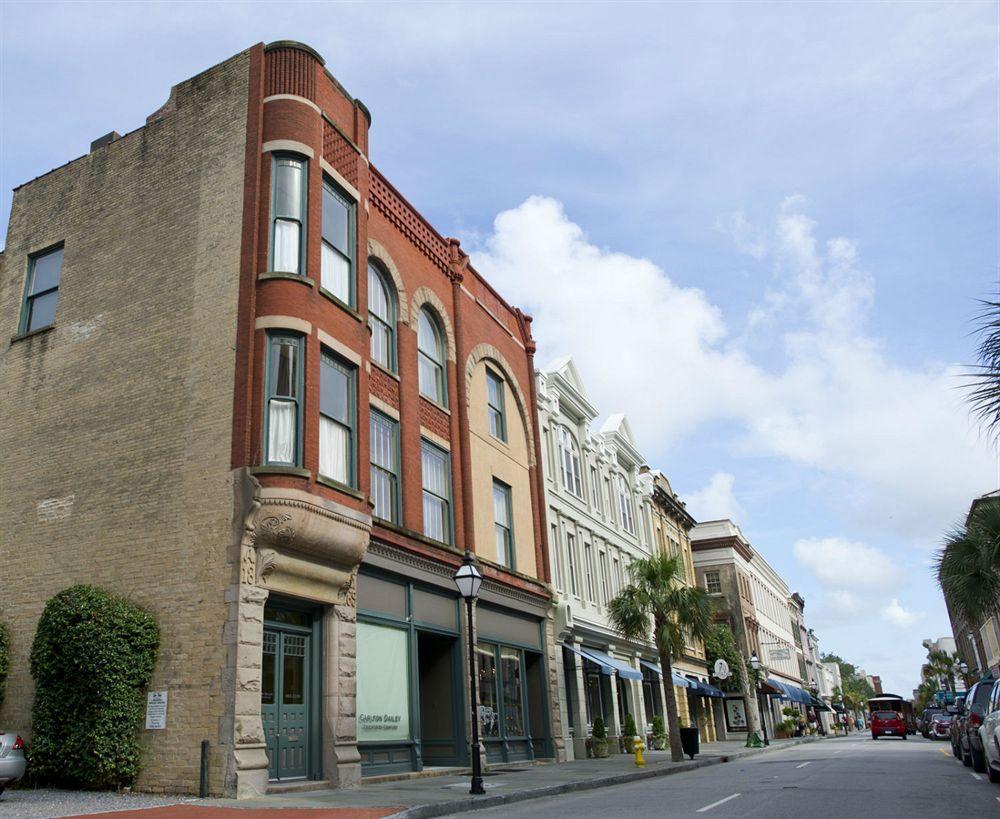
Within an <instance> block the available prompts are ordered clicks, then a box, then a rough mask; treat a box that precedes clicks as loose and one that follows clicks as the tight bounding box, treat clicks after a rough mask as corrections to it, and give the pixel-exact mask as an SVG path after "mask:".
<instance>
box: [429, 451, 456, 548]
mask: <svg viewBox="0 0 1000 819" xmlns="http://www.w3.org/2000/svg"><path fill="white" fill-rule="evenodd" d="M424 447H427V448H429V449H432V450H434V451H436V452H438V453H440V454H442V455H443V456H444V462H445V469H446V470H447V475H446V476H445V482H446V484H447V489H448V497H446V498H442V497H441V496H440V495H436V494H435V493H434V492H430V490H428V489H427V488H426V487H425V485H424V469H423V453H424ZM420 460H421V463H420V515H421V518H423V511H424V504H423V497H424V494H425V493H427V494H430V495H432V496H434V497H435V498H438V499H439V500H443V501H444V503H445V515H444V526H445V533H444V534H445V538H446V539H445V540H438V539H437V538H435V537H431V535H429V534H427V521H426V520H423V521H422V523H423V526H422V527H421V533H422V534H423V536H424V537H426V538H428V539H430V540H433V541H434V542H436V543H444V544H447V545H449V546H451V545H453V541H454V539H455V522H454V520H453V519H452V516H453V514H454V495H455V487H454V486H453V485H452V468H451V452H449V451H448V450H447V449H444V448H443V447H440V446H438V445H437V444H435V443H433V442H432V441H429V440H427V439H426V438H423V437H421V439H420Z"/></svg>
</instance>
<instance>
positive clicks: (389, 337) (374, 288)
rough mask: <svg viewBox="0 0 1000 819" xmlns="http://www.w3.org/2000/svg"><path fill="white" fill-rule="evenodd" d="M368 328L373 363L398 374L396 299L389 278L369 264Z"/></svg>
mask: <svg viewBox="0 0 1000 819" xmlns="http://www.w3.org/2000/svg"><path fill="white" fill-rule="evenodd" d="M368 326H369V327H370V328H371V334H372V340H371V355H372V361H374V362H375V363H376V364H379V365H381V366H382V367H385V368H386V369H387V370H390V371H391V372H396V299H395V298H394V295H393V288H392V286H391V285H390V284H389V280H388V277H387V276H386V275H385V274H384V273H383V272H382V270H381V268H379V266H378V265H377V264H375V263H374V262H372V261H369V262H368Z"/></svg>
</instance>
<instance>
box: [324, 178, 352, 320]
mask: <svg viewBox="0 0 1000 819" xmlns="http://www.w3.org/2000/svg"><path fill="white" fill-rule="evenodd" d="M322 234H323V241H322V258H321V264H320V285H321V286H322V287H323V289H324V290H326V291H327V292H328V293H330V294H331V295H333V296H336V297H337V298H338V299H340V300H341V301H342V302H344V304H349V305H351V306H352V307H353V306H354V202H352V201H351V200H350V198H348V196H347V195H346V194H345V193H344V192H343V191H341V190H340V188H338V187H337V186H336V185H335V184H334V183H333V182H331V181H330V180H329V179H327V178H325V177H324V178H323V231H322Z"/></svg>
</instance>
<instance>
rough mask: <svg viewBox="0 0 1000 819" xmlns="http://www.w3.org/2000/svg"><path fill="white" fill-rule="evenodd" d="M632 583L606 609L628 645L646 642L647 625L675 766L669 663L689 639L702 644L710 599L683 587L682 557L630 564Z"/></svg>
mask: <svg viewBox="0 0 1000 819" xmlns="http://www.w3.org/2000/svg"><path fill="white" fill-rule="evenodd" d="M628 570H629V576H630V580H631V582H630V583H629V585H628V586H626V587H625V588H624V589H622V590H621V592H620V593H619V594H618V596H617V597H615V599H614V600H612V601H611V602H610V603H609V604H608V614H609V617H610V620H611V625H612V626H613V627H614V629H615V631H617V632H618V633H619V634H620V635H621V636H622V637H624V638H625V639H626V640H632V641H634V642H645V641H646V640H647V639H649V629H650V625H652V627H653V639H654V642H655V643H656V650H657V652H658V653H659V655H660V672H661V674H662V675H663V690H664V693H665V694H666V698H667V702H666V706H667V734H668V736H669V738H670V756H671V758H672V759H673V761H674V762H680V761H681V760H682V759H683V758H684V753H683V751H682V750H681V734H680V728H679V725H678V722H677V700H676V698H675V697H674V686H673V658H674V657H676V656H678V655H679V654H680V653H681V652H682V651H683V650H684V644H685V642H686V641H687V640H688V639H696V640H704V639H705V638H706V637H708V635H709V633H710V631H711V628H712V610H713V606H712V599H711V598H710V597H709V596H708V593H707V592H706V591H705V590H704V589H702V588H700V587H697V586H695V587H691V586H685V585H684V583H683V580H682V578H683V574H682V571H683V567H682V564H681V560H680V557H678V556H671V555H669V554H667V553H666V552H658V553H657V554H655V555H653V556H652V557H648V558H642V559H640V560H636V561H634V562H633V563H632V564H631V565H630V566H629V568H628Z"/></svg>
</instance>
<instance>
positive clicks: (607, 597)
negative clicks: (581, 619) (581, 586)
mask: <svg viewBox="0 0 1000 819" xmlns="http://www.w3.org/2000/svg"><path fill="white" fill-rule="evenodd" d="M601 589H602V590H603V592H604V605H607V604H608V603H609V602H611V590H610V588H609V585H608V553H607V552H601Z"/></svg>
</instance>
